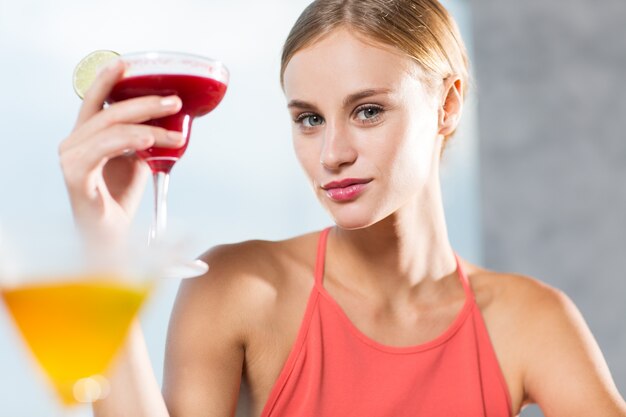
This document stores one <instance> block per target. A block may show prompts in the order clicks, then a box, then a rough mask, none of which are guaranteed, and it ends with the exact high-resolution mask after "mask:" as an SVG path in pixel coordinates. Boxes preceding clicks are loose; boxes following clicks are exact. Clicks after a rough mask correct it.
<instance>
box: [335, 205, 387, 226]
mask: <svg viewBox="0 0 626 417" xmlns="http://www.w3.org/2000/svg"><path fill="white" fill-rule="evenodd" d="M325 208H326V211H327V212H328V214H330V216H331V217H332V218H333V221H334V222H335V224H336V225H337V226H338V227H339V228H341V229H344V230H357V229H364V228H366V227H369V226H371V225H373V224H375V223H377V222H378V221H380V220H381V218H379V217H377V216H375V215H374V214H375V213H374V212H373V211H372V210H371V208H369V210H368V209H367V208H366V207H363V206H360V205H358V204H356V203H354V202H353V203H346V204H334V203H330V205H327V206H326V207H325Z"/></svg>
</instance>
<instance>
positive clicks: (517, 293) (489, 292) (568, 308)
mask: <svg viewBox="0 0 626 417" xmlns="http://www.w3.org/2000/svg"><path fill="white" fill-rule="evenodd" d="M465 269H466V272H467V276H468V279H469V281H470V285H471V286H472V289H473V291H474V293H475V295H476V300H477V302H478V305H479V307H480V308H481V310H482V311H483V312H490V310H497V311H498V312H500V313H502V312H506V313H507V315H509V316H511V318H519V317H524V318H525V321H528V319H530V318H531V317H533V316H544V315H545V314H548V315H556V316H561V317H562V318H565V317H567V316H571V315H572V314H574V315H577V310H576V307H575V306H574V304H573V302H572V301H571V300H570V298H569V297H568V296H567V295H566V294H565V293H564V292H563V291H561V290H560V289H558V288H555V287H552V286H550V285H548V284H546V283H544V282H542V281H540V280H538V279H536V278H534V277H530V276H527V275H522V274H516V273H511V272H497V271H492V270H488V269H485V268H482V267H479V266H476V265H472V264H470V263H465Z"/></svg>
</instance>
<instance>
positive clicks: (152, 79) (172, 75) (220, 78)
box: [107, 52, 229, 276]
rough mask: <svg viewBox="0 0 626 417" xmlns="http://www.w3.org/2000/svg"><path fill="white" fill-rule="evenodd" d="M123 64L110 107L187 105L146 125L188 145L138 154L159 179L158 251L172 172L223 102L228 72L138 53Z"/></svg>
mask: <svg viewBox="0 0 626 417" xmlns="http://www.w3.org/2000/svg"><path fill="white" fill-rule="evenodd" d="M119 59H121V60H122V61H123V62H124V64H125V67H126V70H125V73H124V76H123V78H122V79H121V80H120V81H118V82H117V84H116V85H115V86H114V87H113V89H112V90H111V93H110V94H109V97H108V98H107V103H109V104H112V103H115V102H118V101H121V100H126V99H129V98H134V97H140V96H146V95H160V96H169V95H177V96H178V97H180V99H181V100H182V108H181V110H180V111H179V112H178V113H177V114H174V115H171V116H167V117H163V118H159V119H154V120H150V121H148V122H146V124H149V125H152V126H158V127H162V128H164V129H167V130H175V131H178V132H181V133H182V134H183V137H184V139H185V143H184V145H182V146H181V147H180V148H176V149H172V148H162V147H158V146H153V147H151V148H149V149H146V150H144V151H139V152H137V155H138V156H139V157H140V158H142V159H143V160H144V161H146V163H147V164H148V166H149V167H150V169H151V170H152V173H153V178H154V181H153V182H154V217H153V221H152V226H151V228H150V235H149V244H151V245H153V244H155V243H157V242H159V241H160V240H161V238H162V237H163V235H164V232H165V230H166V227H167V189H168V183H169V175H170V171H171V170H172V167H173V166H174V164H175V163H176V162H177V161H178V159H180V157H182V155H183V154H184V153H185V150H186V149H187V145H188V143H189V137H190V134H191V127H192V124H193V121H194V119H195V118H196V117H200V116H203V115H205V114H207V113H209V112H211V111H212V110H213V109H214V108H215V107H216V106H217V105H218V104H219V103H220V101H221V100H222V98H223V97H224V94H225V93H226V88H227V86H228V80H229V72H228V70H227V69H226V67H225V66H224V65H223V64H222V63H221V62H219V61H216V60H213V59H210V58H205V57H202V56H197V55H190V54H183V53H178V52H139V53H131V54H124V55H121V56H120V57H119ZM177 269H178V271H179V272H178V274H179V275H185V276H195V275H200V274H202V273H204V272H206V270H207V269H208V267H207V265H206V264H205V263H204V262H202V261H199V260H196V261H192V262H183V261H180V262H179V263H178V268H177Z"/></svg>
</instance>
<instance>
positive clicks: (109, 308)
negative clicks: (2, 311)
mask: <svg viewBox="0 0 626 417" xmlns="http://www.w3.org/2000/svg"><path fill="white" fill-rule="evenodd" d="M150 287H151V285H150V284H148V283H146V282H143V283H142V282H137V281H128V280H125V279H121V277H117V276H114V275H98V276H84V277H55V278H54V279H49V280H46V282H38V283H31V284H23V285H20V286H16V287H5V288H0V294H1V295H2V298H3V299H4V301H5V304H6V306H7V308H8V311H9V312H10V314H11V316H12V317H13V319H14V321H15V323H16V325H17V327H18V329H19V330H20V333H21V334H22V336H23V338H24V340H25V341H26V343H27V345H28V346H29V347H30V349H31V351H32V352H33V354H34V356H35V358H36V359H37V361H38V362H39V364H40V365H41V367H42V368H43V370H44V371H45V373H46V374H47V375H48V377H49V378H50V380H51V381H52V383H53V385H54V387H55V389H56V391H57V393H58V394H59V396H60V398H61V400H62V401H63V403H64V404H66V405H72V404H75V403H77V402H80V401H85V402H88V401H93V400H94V399H98V396H99V395H102V394H103V393H102V392H101V391H102V390H104V389H105V387H103V386H100V385H102V381H105V384H106V379H104V378H103V377H102V375H103V374H105V373H106V371H107V368H108V367H109V365H110V363H111V361H112V359H113V358H114V356H115V354H116V353H117V352H118V351H119V349H120V347H121V346H122V344H123V343H124V340H125V337H126V334H127V332H128V330H129V327H130V324H131V322H132V321H133V319H134V317H135V316H136V315H137V312H138V311H139V308H140V307H141V305H142V303H143V301H144V300H145V299H146V297H147V295H148V293H149V291H150ZM85 390H86V391H87V392H85ZM90 390H91V391H92V392H89V391H90ZM94 390H96V391H98V392H95V393H94V392H93V391H94ZM82 397H85V398H82ZM94 397H95V398H94Z"/></svg>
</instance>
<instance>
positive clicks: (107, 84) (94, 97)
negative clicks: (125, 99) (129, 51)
mask: <svg viewBox="0 0 626 417" xmlns="http://www.w3.org/2000/svg"><path fill="white" fill-rule="evenodd" d="M123 74H124V63H123V62H122V60H120V59H116V60H114V61H113V62H111V63H110V64H108V65H107V66H106V67H104V69H102V71H100V73H99V74H98V76H97V77H96V79H95V80H94V83H93V84H92V85H91V87H89V89H88V90H87V91H86V92H85V97H84V99H83V105H82V106H81V108H80V112H79V113H78V119H77V120H76V126H79V125H81V124H82V123H84V122H85V120H88V119H89V118H90V117H92V116H93V115H94V114H96V113H98V112H99V111H100V110H102V106H103V105H104V101H105V100H106V98H107V96H108V95H109V93H110V92H111V89H112V88H113V86H114V85H115V83H116V82H118V81H119V80H120V79H121V78H122V75H123Z"/></svg>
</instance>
